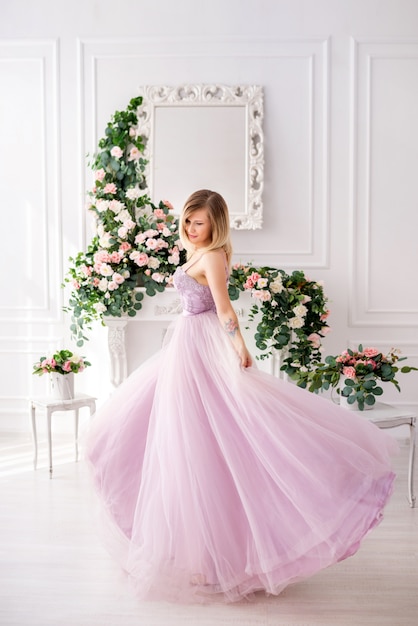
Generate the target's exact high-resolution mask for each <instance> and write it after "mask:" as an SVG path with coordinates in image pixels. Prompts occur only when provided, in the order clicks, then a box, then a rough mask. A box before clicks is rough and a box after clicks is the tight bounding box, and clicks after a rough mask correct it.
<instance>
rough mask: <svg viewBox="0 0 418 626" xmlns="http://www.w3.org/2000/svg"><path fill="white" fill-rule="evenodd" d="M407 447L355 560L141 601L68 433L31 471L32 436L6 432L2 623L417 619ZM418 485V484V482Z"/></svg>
mask: <svg viewBox="0 0 418 626" xmlns="http://www.w3.org/2000/svg"><path fill="white" fill-rule="evenodd" d="M407 452H408V450H407V447H406V446H402V450H401V454H400V456H399V457H397V458H396V460H395V469H396V471H397V472H398V478H397V482H396V488H395V493H394V496H393V498H392V500H391V502H390V504H389V505H388V507H387V510H386V516H385V519H384V520H383V522H382V523H381V524H380V526H379V527H378V528H377V529H375V530H374V531H373V533H371V534H370V535H369V536H368V537H367V538H366V539H365V541H364V543H363V545H362V547H361V549H360V551H359V552H358V553H357V554H356V555H355V556H354V557H352V558H351V559H348V560H346V561H344V562H343V563H340V564H338V565H336V566H334V567H332V568H329V569H328V570H326V571H323V572H321V573H320V574H317V575H316V576H314V577H312V578H311V579H309V580H308V581H305V582H303V583H299V584H297V585H294V586H292V587H289V588H288V589H286V590H285V591H284V592H283V594H282V595H280V596H279V597H271V598H268V597H265V596H264V595H261V594H260V595H259V596H258V597H257V598H256V599H255V600H253V601H251V602H241V603H239V604H233V605H226V606H224V605H212V606H182V605H170V604H166V603H139V602H137V601H136V600H135V598H132V597H131V596H130V595H129V592H128V591H127V587H126V585H125V581H124V580H123V577H122V576H121V574H120V573H119V571H118V569H117V568H116V566H115V565H114V564H113V562H112V561H111V559H110V558H109V557H108V555H107V554H106V552H105V551H104V549H103V547H102V546H101V544H100V541H99V539H98V537H97V536H96V532H95V529H94V527H93V526H92V519H93V516H92V502H91V499H90V495H89V493H90V492H89V489H88V488H87V480H86V472H85V467H84V465H83V463H82V462H79V463H77V464H76V463H74V462H73V445H72V442H71V440H70V439H68V438H67V437H62V436H61V437H55V440H54V477H53V479H52V480H50V479H49V475H48V470H47V453H46V445H45V442H41V443H40V454H39V462H38V470H37V471H36V472H34V471H33V469H32V447H31V442H30V439H29V438H26V437H22V436H16V435H14V436H11V435H7V436H6V435H0V494H1V500H0V502H1V504H0V507H1V508H0V624H1V625H2V626H25V625H29V624H30V625H33V626H37V625H39V626H48V625H54V626H70V625H71V626H75V625H77V626H78V625H79V626H99V625H100V626H133V625H135V626H166V625H172V626H180V625H181V626H187V625H190V626H211V625H213V624H216V625H217V626H272V625H274V626H279V625H285V626H314V625H320V626H327V625H331V626H363V625H379V626H383V625H388V626H416V625H417V624H418V508H417V509H410V507H409V505H408V502H407V499H406V492H407V489H406V470H407ZM417 487H418V485H417Z"/></svg>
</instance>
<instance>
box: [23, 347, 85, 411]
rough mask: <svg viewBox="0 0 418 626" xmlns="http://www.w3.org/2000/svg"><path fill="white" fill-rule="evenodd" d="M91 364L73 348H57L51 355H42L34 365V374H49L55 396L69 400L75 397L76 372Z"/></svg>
mask: <svg viewBox="0 0 418 626" xmlns="http://www.w3.org/2000/svg"><path fill="white" fill-rule="evenodd" d="M89 365H91V363H90V362H89V361H87V360H86V359H85V357H82V356H79V355H78V354H74V353H73V352H71V350H66V349H64V350H57V351H56V352H53V353H52V354H50V355H49V356H41V357H40V358H39V360H38V361H36V363H34V365H33V372H32V374H37V375H38V376H43V374H48V375H49V378H50V382H51V394H52V395H53V397H57V398H61V399H62V400H68V399H71V398H73V397H74V374H78V373H79V372H82V371H83V370H84V369H85V368H86V367H88V366H89Z"/></svg>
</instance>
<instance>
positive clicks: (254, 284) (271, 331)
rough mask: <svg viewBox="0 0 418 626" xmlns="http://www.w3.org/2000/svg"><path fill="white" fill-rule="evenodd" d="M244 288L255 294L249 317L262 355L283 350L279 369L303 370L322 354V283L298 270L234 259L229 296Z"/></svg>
mask: <svg viewBox="0 0 418 626" xmlns="http://www.w3.org/2000/svg"><path fill="white" fill-rule="evenodd" d="M240 291H247V292H249V293H250V294H251V297H252V298H253V299H254V304H253V306H252V308H251V311H250V315H249V319H250V320H255V321H258V323H257V327H256V332H255V343H256V346H257V348H258V349H259V350H261V352H262V353H261V355H260V356H259V357H258V358H260V359H265V358H267V357H268V356H270V355H271V354H273V353H274V351H276V350H284V349H285V350H286V353H287V356H286V358H284V359H283V365H282V367H281V369H282V370H284V371H286V372H287V373H288V374H293V373H294V372H296V371H301V370H302V371H304V370H306V371H308V370H309V369H311V368H313V367H314V365H315V363H318V362H320V360H321V345H322V339H323V337H325V335H327V334H328V333H329V332H330V328H329V326H328V324H327V321H326V320H327V318H328V315H329V310H328V308H327V298H326V297H325V295H324V290H323V285H322V284H321V283H319V282H315V281H312V280H309V279H308V278H306V276H305V274H304V273H303V272H302V271H295V272H293V273H292V274H291V275H288V274H286V273H285V272H284V271H283V270H279V269H274V268H271V267H261V268H255V267H253V266H251V265H242V264H237V265H234V267H233V269H232V272H231V276H230V284H229V295H230V298H231V300H236V299H237V298H238V297H239V293H240Z"/></svg>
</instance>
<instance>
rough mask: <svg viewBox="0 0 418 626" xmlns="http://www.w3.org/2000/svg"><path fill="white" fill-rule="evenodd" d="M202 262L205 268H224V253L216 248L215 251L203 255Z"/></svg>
mask: <svg viewBox="0 0 418 626" xmlns="http://www.w3.org/2000/svg"><path fill="white" fill-rule="evenodd" d="M202 260H203V261H204V263H205V266H206V267H210V268H218V267H224V266H225V252H224V251H223V250H222V248H217V249H216V250H208V252H206V253H205V254H204V255H203V257H202Z"/></svg>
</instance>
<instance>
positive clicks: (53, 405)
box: [30, 393, 96, 478]
mask: <svg viewBox="0 0 418 626" xmlns="http://www.w3.org/2000/svg"><path fill="white" fill-rule="evenodd" d="M82 407H88V408H89V409H90V416H92V415H93V413H94V412H95V411H96V398H93V396H88V395H86V394H84V393H78V394H76V396H75V398H73V399H72V400H56V399H55V398H48V397H46V398H32V399H31V400H30V411H31V421H32V436H33V446H34V457H33V467H34V469H36V466H37V463H38V437H37V433H36V409H42V410H44V411H46V419H47V429H48V452H49V477H50V478H52V437H51V421H52V420H51V418H52V414H53V413H54V412H55V411H74V437H75V460H76V461H78V412H79V409H81V408H82Z"/></svg>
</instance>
